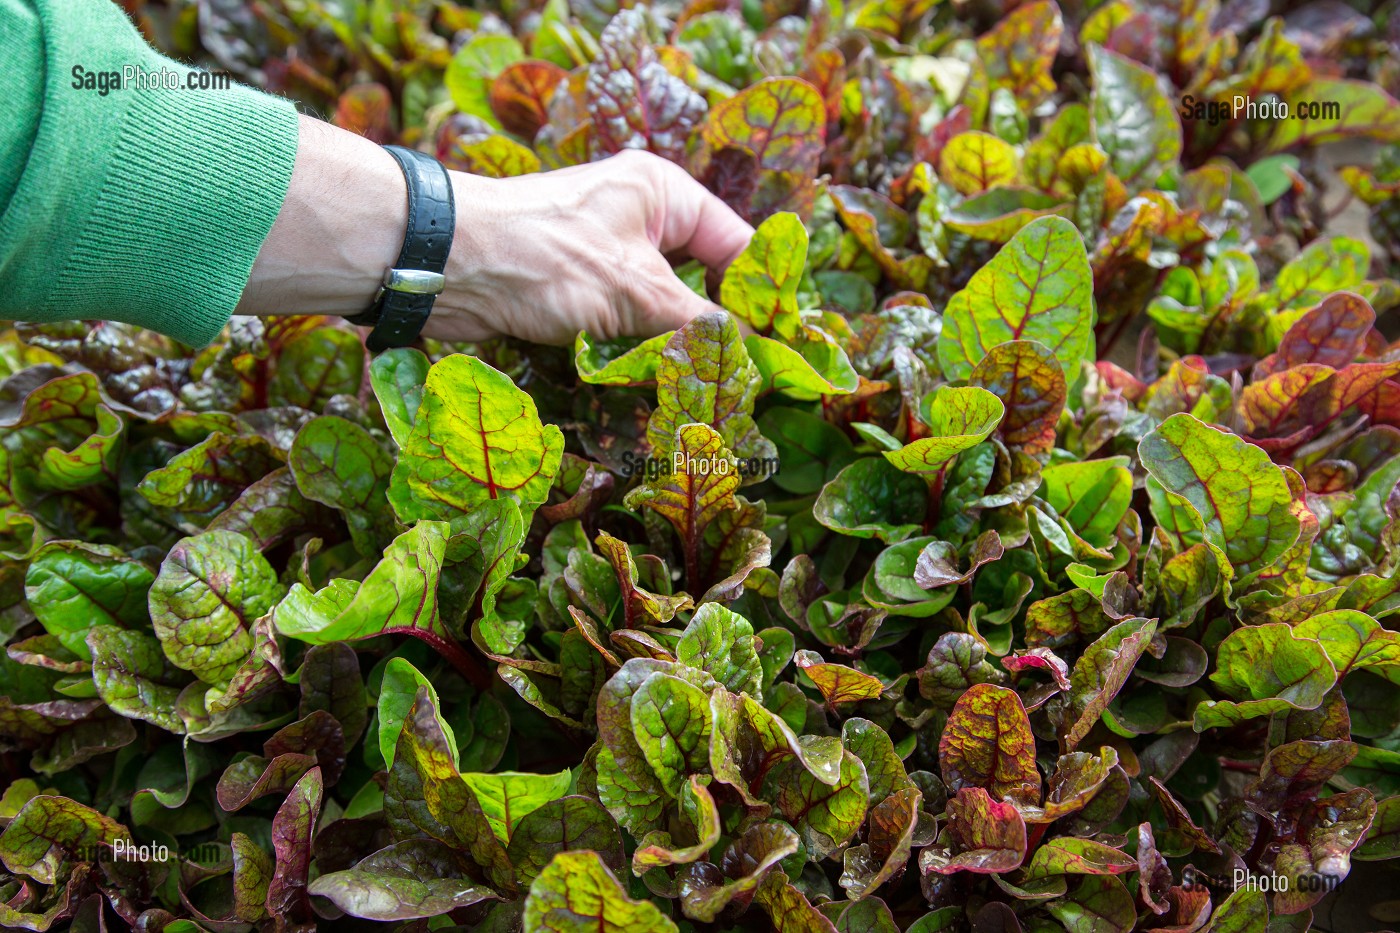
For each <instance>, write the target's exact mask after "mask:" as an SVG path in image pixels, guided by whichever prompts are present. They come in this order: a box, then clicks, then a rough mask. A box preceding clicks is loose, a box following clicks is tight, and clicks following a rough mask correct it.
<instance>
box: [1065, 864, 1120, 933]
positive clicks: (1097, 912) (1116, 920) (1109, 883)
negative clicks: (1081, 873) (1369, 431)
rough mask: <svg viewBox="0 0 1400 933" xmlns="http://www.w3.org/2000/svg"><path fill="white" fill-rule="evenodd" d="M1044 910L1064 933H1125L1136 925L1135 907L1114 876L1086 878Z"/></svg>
mask: <svg viewBox="0 0 1400 933" xmlns="http://www.w3.org/2000/svg"><path fill="white" fill-rule="evenodd" d="M1046 909H1047V910H1049V911H1050V913H1051V914H1052V915H1053V916H1054V917H1055V919H1056V920H1059V921H1060V922H1061V923H1062V924H1064V926H1065V929H1067V930H1092V931H1093V933H1128V931H1129V930H1132V929H1133V926H1134V924H1136V923H1137V907H1136V905H1135V904H1134V903H1133V896H1132V895H1131V894H1129V893H1128V888H1127V886H1125V885H1124V884H1123V882H1121V881H1119V880H1118V879H1117V878H1115V877H1114V876H1113V875H1086V876H1085V877H1084V878H1083V880H1081V881H1080V882H1079V884H1077V885H1076V886H1075V888H1074V890H1073V891H1071V892H1070V894H1069V896H1068V897H1064V898H1061V899H1059V900H1054V901H1051V902H1050V903H1049V904H1047V905H1046Z"/></svg>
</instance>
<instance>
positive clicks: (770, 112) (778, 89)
mask: <svg viewBox="0 0 1400 933" xmlns="http://www.w3.org/2000/svg"><path fill="white" fill-rule="evenodd" d="M700 135H701V138H702V139H703V140H704V141H705V143H706V144H708V146H709V147H710V151H711V152H712V153H713V152H720V151H721V150H724V149H737V150H739V151H740V152H742V153H745V154H747V155H749V156H752V157H753V161H754V166H755V168H756V169H757V178H756V179H755V184H754V185H753V187H752V189H750V190H748V191H746V192H745V193H744V195H743V196H742V199H741V201H740V203H739V204H737V205H736V206H737V207H738V209H739V212H740V214H741V215H742V216H746V217H749V218H751V219H762V218H764V217H767V216H768V215H769V214H771V213H773V212H774V211H781V210H790V211H796V212H797V213H798V214H805V213H806V212H807V211H808V210H809V209H810V207H811V205H812V200H813V197H814V192H813V190H812V185H811V182H812V181H813V180H814V179H815V178H816V174H817V167H818V164H819V162H820V159H821V154H822V148H823V145H824V143H825V139H826V107H825V105H824V103H823V101H822V95H821V92H820V91H818V90H817V89H816V88H815V87H813V86H812V85H810V84H808V83H807V82H806V81H803V80H802V79H800V78H788V77H773V78H765V79H763V80H762V81H759V82H758V83H757V84H753V85H750V86H749V87H747V88H745V89H744V90H742V91H740V92H739V93H738V94H735V95H734V96H733V97H730V98H729V99H727V100H724V101H722V102H721V103H718V104H716V105H715V106H714V107H712V108H711V109H710V113H709V116H708V117H706V119H705V123H704V125H703V126H702V127H701V130H700Z"/></svg>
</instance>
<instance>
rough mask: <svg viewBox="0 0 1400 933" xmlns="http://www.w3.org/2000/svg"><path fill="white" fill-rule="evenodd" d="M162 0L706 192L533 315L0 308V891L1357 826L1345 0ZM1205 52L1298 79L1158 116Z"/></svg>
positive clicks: (193, 922) (785, 887)
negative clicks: (701, 206) (653, 329)
mask: <svg viewBox="0 0 1400 933" xmlns="http://www.w3.org/2000/svg"><path fill="white" fill-rule="evenodd" d="M131 6H132V7H133V8H140V7H141V5H140V4H131ZM1245 6H1248V5H1245ZM1249 9H1253V7H1249ZM182 10H184V12H183V13H182V12H181V11H182ZM201 10H203V13H204V15H203V17H202V18H200V19H199V20H198V21H197V22H196V21H195V20H194V18H193V12H192V11H193V7H190V8H189V9H188V10H186V9H185V8H184V7H183V6H180V5H173V6H172V8H171V9H168V10H165V11H164V13H167V14H172V15H173V17H174V18H173V20H171V21H170V22H167V23H166V26H167V27H169V30H168V32H167V33H166V34H168V35H169V36H171V37H172V39H171V41H172V42H176V43H177V44H178V43H181V42H192V41H194V40H193V37H194V36H195V35H196V34H197V35H198V37H199V38H198V41H199V43H202V47H203V48H204V49H205V50H207V51H208V52H209V53H211V54H212V55H214V56H215V57H216V58H217V60H218V61H220V62H221V63H222V64H224V65H226V66H227V67H231V68H236V69H239V70H240V73H242V74H244V75H246V76H251V77H256V78H260V79H261V80H264V81H265V82H266V83H267V84H268V85H269V86H271V87H273V88H274V89H276V90H280V91H284V92H293V93H297V94H299V95H301V96H303V97H305V98H307V99H309V100H311V101H313V102H321V103H333V104H334V106H335V112H336V116H337V119H338V121H340V122H342V123H344V124H347V125H351V126H354V127H356V128H358V129H361V130H363V131H365V132H367V133H369V134H370V135H372V136H375V137H376V138H379V139H389V138H400V139H402V140H405V141H408V142H415V141H418V142H422V141H432V142H434V143H435V144H436V146H437V148H438V151H439V153H440V154H441V155H442V156H443V158H445V159H446V160H448V161H449V163H451V164H453V165H455V166H457V167H461V168H466V169H470V170H473V171H479V172H485V173H489V174H497V175H503V174H517V173H521V172H529V171H534V170H538V169H540V168H541V167H554V166H558V165H564V164H571V163H577V162H580V161H586V160H589V159H593V158H599V157H603V156H606V155H609V154H611V153H614V152H617V151H620V150H622V149H626V148H648V149H651V150H652V151H654V152H657V153H659V154H661V155H663V156H665V157H667V158H670V159H673V160H674V161H677V162H680V163H681V164H683V165H686V166H687V167H688V168H689V169H690V170H691V171H692V172H693V173H694V174H695V175H696V176H697V177H699V178H701V179H702V180H704V181H705V183H706V184H708V185H709V186H710V187H711V188H712V189H713V190H715V191H716V192H718V193H719V194H720V195H721V196H722V197H724V198H725V200H727V201H728V202H729V203H730V204H732V205H733V206H734V207H735V208H736V209H737V210H739V211H740V212H741V213H742V214H744V215H745V216H746V217H748V218H750V219H751V220H753V221H754V222H755V223H756V224H759V226H758V233H757V235H756V237H755V239H754V241H753V243H752V245H751V246H750V247H749V249H748V251H747V252H746V253H745V254H744V255H743V256H742V257H740V259H739V260H738V261H737V262H736V263H735V264H734V265H733V266H732V267H731V268H730V270H729V271H728V273H727V274H726V275H725V276H724V277H723V280H722V281H714V280H711V281H710V282H709V283H708V294H709V295H710V296H711V297H712V298H714V299H715V300H716V301H717V302H718V303H720V304H721V305H722V306H723V307H724V308H725V309H726V310H727V312H728V313H714V314H710V315H706V316H702V317H700V318H697V319H696V320H694V321H692V322H691V323H690V324H689V325H687V326H686V327H685V328H683V329H682V330H680V331H678V332H676V333H673V334H667V335H663V336H661V337H658V338H655V339H652V340H647V341H613V342H607V341H597V340H593V339H591V338H590V337H589V336H588V335H586V334H583V335H580V337H579V339H578V343H577V345H576V347H574V348H573V351H572V352H571V353H570V352H565V351H560V350H554V349H550V348H539V347H523V346H518V345H509V344H503V343H500V344H488V345H482V346H477V347H469V348H456V347H448V346H440V345H436V344H431V345H429V346H428V350H429V354H427V355H425V354H424V353H423V352H420V351H418V350H399V351H391V352H389V353H385V354H383V355H381V356H379V357H377V358H375V359H373V360H369V359H367V358H366V354H365V352H364V349H363V345H362V343H361V341H360V339H359V337H358V336H357V334H356V333H354V332H352V331H351V330H349V329H347V328H345V327H344V326H343V325H339V324H333V323H331V322H330V321H328V320H325V319H320V318H284V319H280V320H275V321H268V322H262V321H259V320H256V319H240V320H238V321H236V322H235V324H234V325H233V326H232V327H231V328H230V329H229V331H228V332H227V333H226V334H225V336H224V337H222V338H221V339H220V340H219V341H218V342H217V343H216V344H215V345H214V346H213V347H211V348H209V349H208V350H205V351H203V352H200V353H198V354H191V353H190V352H189V351H187V350H185V349H184V348H181V347H179V346H177V345H174V344H173V343H171V342H169V341H166V340H164V339H162V338H159V337H156V336H154V335H152V334H149V333H142V332H137V331H135V330H133V329H131V328H128V327H125V326H123V325H116V324H106V325H88V324H71V325H54V326H44V327H34V326H22V327H20V328H19V329H18V331H17V332H14V331H12V332H8V333H6V334H5V335H4V336H3V340H2V341H0V370H2V371H3V376H4V377H5V379H4V382H3V384H2V385H0V425H3V446H0V453H3V463H4V470H3V473H2V474H0V476H3V480H4V482H3V483H2V484H0V517H3V539H0V547H3V552H0V557H3V563H0V596H2V597H3V598H2V599H0V603H3V604H4V605H5V606H6V607H7V608H5V609H4V610H3V613H0V632H3V635H4V638H5V642H6V652H5V654H4V655H3V656H0V735H3V743H4V748H5V752H4V755H3V763H4V767H5V772H6V777H5V782H4V793H3V797H0V823H2V824H3V832H0V863H3V869H4V871H3V874H0V891H3V895H4V896H3V898H0V925H3V926H8V927H18V928H21V929H29V930H45V929H51V928H52V929H59V928H62V927H63V926H64V925H66V924H71V929H74V930H83V931H94V930H99V929H103V926H102V924H103V922H104V918H105V920H106V922H109V923H112V924H114V927H115V926H117V925H119V924H118V918H120V920H121V921H125V922H126V923H128V924H131V925H133V926H134V927H136V928H138V929H142V930H151V931H159V930H165V931H170V933H181V931H191V930H197V929H205V930H210V931H219V933H224V931H235V930H248V929H252V928H255V927H257V928H264V929H277V930H284V929H295V930H307V929H312V928H315V927H317V926H318V925H319V926H321V927H323V928H325V929H336V930H342V929H344V930H351V929H356V928H359V927H361V926H365V927H368V926H372V925H375V924H373V923H371V921H379V922H381V923H384V924H389V925H391V926H396V927H399V928H406V929H448V928H453V927H454V926H455V927H457V928H461V929H474V930H483V931H497V930H500V931H504V930H513V929H519V928H521V926H522V924H523V928H524V929H525V930H529V931H539V930H556V931H574V930H589V931H595V930H597V931H608V933H612V931H650V930H674V929H677V928H680V929H694V930H702V931H703V930H765V929H779V930H782V931H803V933H805V931H831V930H840V931H865V930H873V931H882V933H884V931H898V930H907V931H916V933H933V931H939V930H968V929H975V930H1028V931H1045V930H1058V929H1061V928H1063V929H1066V930H1069V931H1072V933H1079V931H1093V933H1101V931H1127V930H1132V929H1142V930H1161V931H1179V933H1190V931H1197V930H1206V929H1211V930H1216V931H1221V933H1224V931H1261V933H1262V931H1266V930H1268V931H1275V930H1279V931H1282V930H1304V929H1307V928H1308V926H1309V924H1310V922H1311V911H1312V908H1313V907H1314V906H1315V905H1317V904H1318V903H1319V901H1320V900H1321V899H1322V898H1323V896H1324V895H1325V893H1326V891H1327V890H1329V889H1330V888H1331V887H1332V886H1334V885H1335V884H1336V883H1338V882H1339V881H1340V880H1341V879H1343V878H1345V877H1346V876H1347V874H1348V872H1349V870H1350V868H1351V867H1352V866H1351V862H1352V860H1357V859H1363V860H1383V859H1388V858H1391V857H1394V856H1395V855H1397V854H1400V848H1397V844H1396V841H1397V839H1398V838H1400V802H1398V801H1400V740H1397V738H1396V736H1397V734H1400V691H1397V688H1396V685H1397V684H1398V683H1400V633H1397V631H1396V630H1395V628H1394V627H1395V625H1396V620H1397V613H1400V578H1397V576H1396V569H1397V568H1396V562H1397V554H1400V550H1398V549H1397V548H1400V544H1397V539H1400V493H1397V482H1400V362H1397V361H1396V356H1397V354H1396V353H1395V351H1394V350H1393V348H1392V347H1391V346H1390V345H1389V344H1388V343H1387V340H1386V339H1385V338H1384V337H1383V336H1382V335H1381V333H1380V332H1379V331H1378V330H1377V329H1376V327H1375V321H1376V313H1377V311H1388V310H1390V309H1391V308H1392V307H1393V306H1394V305H1395V304H1396V303H1397V301H1400V297H1398V296H1400V290H1397V285H1396V283H1395V282H1394V281H1393V280H1391V279H1389V278H1386V275H1387V274H1388V273H1390V272H1393V271H1394V267H1393V265H1390V263H1391V261H1392V259H1393V256H1386V255H1372V253H1371V251H1370V250H1369V249H1368V247H1367V245H1366V244H1365V243H1363V242H1362V241H1359V240H1355V239H1348V238H1344V237H1328V236H1319V232H1320V230H1319V228H1320V226H1321V225H1322V224H1323V223H1324V220H1325V219H1324V218H1323V217H1322V215H1321V214H1320V213H1319V207H1318V204H1319V201H1318V196H1317V188H1316V185H1317V183H1318V178H1319V176H1318V175H1317V174H1316V157H1315V152H1314V149H1313V147H1314V146H1315V145H1316V144H1318V143H1323V142H1329V141H1334V140H1337V139H1341V138H1345V137H1349V136H1369V137H1373V138H1376V139H1380V140H1381V141H1383V142H1387V143H1394V142H1395V141H1396V140H1397V139H1400V105H1397V103H1396V101H1395V100H1394V99H1393V98H1391V97H1390V96H1389V95H1388V94H1387V92H1386V91H1385V90H1384V89H1383V88H1382V86H1380V85H1378V84H1372V83H1367V82H1365V81H1362V80H1354V79H1355V78H1358V77H1370V78H1373V79H1375V80H1376V81H1379V82H1381V83H1382V84H1385V85H1387V86H1389V87H1391V88H1393V87H1394V86H1395V81H1396V73H1395V71H1394V69H1393V60H1392V61H1391V62H1390V63H1389V64H1387V63H1386V62H1385V61H1384V60H1383V58H1382V57H1381V56H1380V55H1378V54H1376V53H1377V51H1378V49H1377V47H1376V44H1375V43H1377V42H1379V40H1378V39H1376V38H1375V36H1376V33H1374V32H1367V29H1372V28H1384V26H1385V24H1384V23H1379V22H1378V23H1375V24H1372V23H1370V22H1369V21H1366V20H1364V19H1362V20H1361V23H1360V25H1358V23H1357V22H1356V21H1355V20H1351V21H1347V20H1346V18H1345V17H1342V18H1341V22H1342V23H1344V24H1346V25H1347V29H1341V28H1340V27H1339V26H1333V27H1330V28H1323V29H1322V30H1321V31H1317V30H1311V31H1310V30H1309V29H1300V28H1298V26H1297V21H1296V20H1295V19H1290V21H1289V22H1288V23H1285V22H1284V21H1282V20H1278V19H1269V20H1263V19H1262V14H1261V15H1260V16H1253V17H1252V16H1251V15H1250V14H1249V13H1248V12H1247V11H1244V7H1242V6H1241V5H1238V4H1230V5H1229V8H1228V9H1227V10H1226V11H1225V12H1224V13H1221V12H1220V11H1219V10H1218V9H1217V6H1216V4H1214V3H1211V2H1206V3H1188V4H1176V3H1171V4H1168V3H1156V2H1129V0H1114V2H1110V3H1107V4H1101V5H1098V6H1097V7H1096V8H1095V9H1093V10H1092V11H1088V10H1085V9H1083V8H1081V7H1079V6H1078V5H1075V6H1073V7H1066V8H1065V9H1063V10H1062V9H1060V8H1058V7H1056V5H1055V4H1054V3H1052V2H1048V0H1039V2H1033V3H1029V4H1023V5H1019V6H1016V7H1015V8H1014V9H1012V10H1011V11H1010V12H1009V13H1007V14H1006V15H1005V16H1003V17H1001V18H1000V19H997V18H996V16H995V15H988V14H986V13H985V12H984V11H980V10H978V9H975V8H972V7H953V6H950V5H947V4H944V5H936V4H934V3H932V2H930V0H867V2H863V3H859V2H858V3H854V4H852V5H851V6H849V7H846V6H842V5H841V4H840V3H832V4H831V5H829V6H823V7H820V8H817V9H814V10H812V11H805V10H803V9H800V8H799V7H798V6H797V5H796V4H794V3H790V2H785V0H763V2H761V3H760V2H753V3H748V2H746V3H744V4H743V5H742V7H739V6H737V5H735V6H730V5H728V4H725V3H720V2H715V0H694V2H692V3H691V4H690V5H689V6H687V7H685V8H684V9H681V8H678V7H669V6H668V7H657V8H655V9H651V8H638V9H629V10H623V11H621V12H619V11H617V10H616V9H615V8H613V7H610V6H609V5H608V3H607V0H603V2H591V0H578V2H576V3H574V4H573V5H572V6H569V5H566V4H565V3H564V2H562V0H550V2H549V3H548V4H546V5H545V6H544V7H543V8H542V9H540V10H530V9H526V8H524V7H522V6H517V5H514V4H512V5H509V6H508V7H506V8H504V9H500V10H498V11H497V12H496V13H490V14H484V13H482V12H479V11H474V10H468V9H465V8H459V7H456V6H455V5H452V4H447V3H442V4H426V3H421V4H388V3H378V2H375V3H361V4H340V5H326V7H325V8H322V7H321V6H319V5H314V4H302V3H292V2H290V0H288V2H286V3H285V4H283V3H264V4H258V5H255V6H251V7H241V6H239V5H237V4H208V5H201ZM415 11H416V12H415ZM161 12H162V11H160V10H158V9H157V8H155V7H152V8H150V9H146V10H145V11H144V13H143V14H142V15H143V16H147V17H150V21H151V22H156V21H158V20H159V17H160V15H161ZM1333 12H1334V13H1335V11H1333ZM1314 19H1316V17H1314ZM1324 21H1325V20H1324ZM1325 22H1327V21H1325ZM1390 28H1391V29H1392V32H1393V29H1394V26H1393V24H1392V25H1391V27H1390ZM449 36H451V37H454V40H453V41H454V45H455V51H454V49H453V47H450V46H449V39H448V37H449ZM184 50H185V51H187V52H188V51H191V50H192V47H185V48H184ZM254 68H256V69H257V71H256V73H254V72H253V71H252V69H254ZM1345 75H1350V76H1351V77H1346V76H1345ZM368 78H372V79H373V80H372V81H367V80H366V79H368ZM1243 93H1248V94H1251V95H1253V96H1255V97H1259V98H1262V97H1264V96H1265V95H1267V94H1275V95H1278V96H1279V97H1280V98H1283V99H1287V100H1290V101H1293V102H1295V103H1301V102H1307V101H1323V100H1336V101H1339V102H1340V103H1341V104H1342V108H1341V111H1340V115H1339V116H1337V117H1336V118H1335V119H1333V118H1318V119H1302V120H1289V121H1273V122H1270V121H1267V120H1263V119H1240V120H1234V119H1230V120H1225V121H1220V122H1218V123H1217V122H1212V121H1210V120H1209V119H1208V118H1207V117H1206V116H1204V114H1205V113H1206V112H1205V111H1202V114H1203V116H1202V117H1201V118H1196V115H1195V114H1194V113H1192V112H1188V113H1186V114H1185V115H1183V112H1182V110H1183V105H1182V101H1183V100H1184V99H1185V98H1187V97H1191V98H1193V99H1195V100H1198V101H1204V102H1223V101H1228V100H1230V99H1231V98H1232V97H1233V95H1235V94H1243ZM448 101H450V103H448ZM1188 111H1189V108H1188ZM1397 164H1400V160H1397V159H1396V158H1395V150H1394V149H1390V150H1386V151H1385V152H1384V153H1383V154H1382V156H1381V157H1380V158H1379V159H1378V160H1377V161H1376V162H1374V164H1370V165H1366V166H1357V167H1353V168H1350V169H1348V170H1346V171H1345V172H1344V177H1345V178H1346V180H1347V182H1348V184H1350V185H1352V186H1353V188H1354V189H1355V190H1356V191H1357V193H1358V194H1359V196H1360V197H1361V198H1362V199H1363V200H1365V202H1366V203H1367V204H1369V205H1372V206H1373V207H1374V217H1373V224H1372V225H1373V229H1374V231H1375V233H1376V235H1377V238H1378V239H1380V240H1382V241H1383V242H1387V243H1389V242H1391V241H1390V240H1389V239H1388V238H1387V236H1386V231H1387V230H1388V229H1392V228H1393V218H1394V217H1396V216H1398V215H1397V200H1396V197H1395V193H1396V191H1397V190H1400V175H1397V168H1396V165H1397ZM1293 242H1301V243H1302V244H1303V247H1304V248H1302V249H1301V250H1300V251H1297V252H1296V255H1292V256H1290V255H1289V244H1290V243H1293ZM1390 249H1391V250H1392V252H1393V247H1390ZM681 271H682V274H683V275H684V276H685V277H686V279H687V281H688V282H691V283H692V284H693V286H694V287H695V288H697V289H698V290H701V291H702V292H705V291H706V290H707V284H706V282H705V276H704V274H703V270H698V269H694V268H692V267H685V268H683V269H682V270H681ZM740 323H742V324H744V325H746V326H747V331H748V332H749V334H750V335H749V336H744V335H743V332H741V329H740V326H739V324H740ZM1139 332H1140V333H1141V334H1142V336H1141V339H1140V340H1139V343H1138V349H1137V353H1136V361H1135V362H1133V363H1131V364H1128V363H1126V362H1124V364H1123V365H1119V364H1117V363H1114V362H1109V361H1107V360H1104V359H1101V358H1100V357H1102V356H1104V355H1106V354H1107V353H1108V352H1109V351H1110V350H1111V349H1112V348H1113V347H1114V345H1115V343H1117V342H1118V341H1119V340H1120V338H1121V337H1122V336H1123V335H1125V334H1130V335H1136V334H1137V333H1139ZM464 349H465V350H469V351H470V352H469V353H466V352H458V351H460V350H464ZM1116 358H1118V359H1120V360H1126V358H1127V357H1126V355H1122V354H1120V355H1119V356H1118V357H1116ZM1096 360H1098V361H1097V362H1096ZM133 846H137V847H144V848H138V849H136V850H135V854H134V855H133V854H132V853H131V852H130V850H131V848H132V847H133ZM123 853H126V854H125V855H124V854H123ZM1237 870H1244V871H1247V872H1249V873H1251V874H1252V875H1254V876H1256V877H1257V878H1258V879H1263V884H1262V885H1256V886H1253V887H1241V888H1239V889H1238V890H1233V891H1232V882H1233V879H1234V878H1235V877H1236V874H1235V873H1236V871H1237ZM1392 877H1393V876H1392ZM1280 879H1282V880H1280ZM1280 885H1283V886H1284V887H1286V890H1285V889H1280ZM1261 886H1263V887H1268V886H1272V890H1260V887H1261ZM177 918H178V919H177ZM357 918H359V919H357ZM425 918H433V919H432V920H431V921H430V922H429V921H428V920H427V919H425ZM399 921H412V923H410V924H409V925H408V926H407V927H401V926H400V925H399V923H398V922H399Z"/></svg>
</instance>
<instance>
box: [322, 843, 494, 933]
mask: <svg viewBox="0 0 1400 933" xmlns="http://www.w3.org/2000/svg"><path fill="white" fill-rule="evenodd" d="M307 890H308V891H309V892H310V893H311V894H315V895H319V896H320V897H324V898H327V899H328V900H330V901H331V903H333V904H335V906H337V907H339V908H340V909H341V910H343V911H345V912H346V913H347V914H349V915H350V916H352V917H362V918H364V919H366V920H379V921H383V922H389V921H394V920H414V919H418V918H422V917H437V916H440V915H442V914H445V913H447V912H448V911H451V910H455V909H457V908H459V907H469V906H471V905H472V904H476V903H479V902H481V901H484V900H486V899H488V898H492V897H495V896H496V894H495V892H494V891H492V890H491V889H490V888H487V887H483V886H481V885H474V884H472V883H470V882H469V881H468V880H467V879H465V878H463V877H460V876H459V875H458V874H457V872H455V871H453V865H452V850H451V849H449V848H448V847H447V846H444V845H443V844H442V843H440V842H437V841H436V840H432V839H409V840H405V841H404V842H396V843H394V844H393V845H391V846H387V847H385V848H383V849H380V850H379V851H378V852H375V853H374V854H373V855H369V856H366V857H365V858H363V859H361V860H360V861H359V862H357V863H356V864H355V867H354V868H347V869H345V870H343V871H334V872H330V873H329V874H325V875H321V876H320V877H319V878H317V879H316V880H315V881H313V882H311V886H310V887H309V888H308V889H307Z"/></svg>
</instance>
